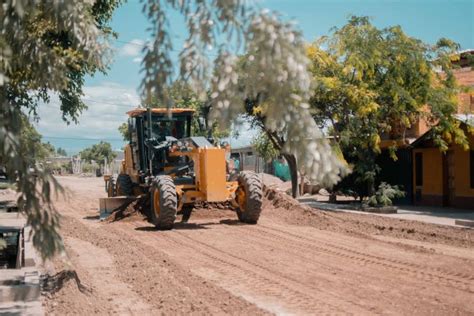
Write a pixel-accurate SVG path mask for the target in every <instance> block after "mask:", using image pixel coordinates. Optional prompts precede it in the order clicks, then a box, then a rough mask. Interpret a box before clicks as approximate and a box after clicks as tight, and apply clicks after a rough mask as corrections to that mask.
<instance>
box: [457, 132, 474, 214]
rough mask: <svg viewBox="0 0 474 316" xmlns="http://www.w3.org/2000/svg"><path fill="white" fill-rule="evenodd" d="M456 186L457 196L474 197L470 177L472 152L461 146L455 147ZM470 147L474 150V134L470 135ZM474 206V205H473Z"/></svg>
mask: <svg viewBox="0 0 474 316" xmlns="http://www.w3.org/2000/svg"><path fill="white" fill-rule="evenodd" d="M453 149H454V187H455V191H456V196H464V197H474V189H471V187H470V186H471V179H470V169H469V168H470V160H469V159H470V152H469V150H464V149H463V148H461V147H460V146H455V147H454V148H453ZM470 149H471V150H474V136H471V137H470ZM473 207H474V205H473Z"/></svg>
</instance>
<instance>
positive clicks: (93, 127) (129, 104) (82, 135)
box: [35, 82, 140, 151]
mask: <svg viewBox="0 0 474 316" xmlns="http://www.w3.org/2000/svg"><path fill="white" fill-rule="evenodd" d="M84 94H85V96H84V97H83V101H84V103H85V104H87V106H88V109H87V110H85V111H84V112H83V113H82V114H81V115H80V117H79V123H78V124H74V123H71V124H70V125H67V124H66V123H65V122H64V121H63V120H62V118H61V111H60V110H59V106H60V103H59V99H58V96H57V95H52V96H51V102H50V103H49V104H41V105H40V106H39V116H40V121H39V122H38V123H35V126H36V128H37V129H38V131H39V132H40V133H41V134H42V135H43V136H44V137H46V136H50V137H52V139H62V140H63V142H68V143H69V144H68V145H70V146H71V147H67V148H66V150H67V149H68V148H70V149H74V151H78V150H75V148H78V149H80V148H79V147H80V142H79V141H78V140H77V139H104V140H117V141H116V142H115V143H116V144H117V145H116V147H117V146H119V145H120V141H119V140H120V139H121V138H122V136H121V135H120V133H119V132H118V130H117V129H118V126H119V125H120V124H122V123H123V122H126V120H127V117H128V116H127V115H126V112H127V111H129V110H131V109H133V108H136V107H137V106H138V105H139V104H140V98H139V96H138V94H137V93H136V91H135V90H134V89H133V88H129V87H124V86H122V85H119V84H116V83H112V82H104V83H102V84H100V85H96V86H87V87H84ZM67 137H70V138H74V139H71V140H70V141H68V140H67V139H65V138H67ZM45 140H48V141H49V140H50V139H47V138H45ZM112 143H113V142H112ZM62 147H63V148H64V147H65V145H63V146H62ZM119 148H120V147H119Z"/></svg>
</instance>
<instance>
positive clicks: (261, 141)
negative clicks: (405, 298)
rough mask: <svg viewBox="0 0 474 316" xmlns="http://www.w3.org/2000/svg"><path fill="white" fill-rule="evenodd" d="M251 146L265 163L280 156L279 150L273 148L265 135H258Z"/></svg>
mask: <svg viewBox="0 0 474 316" xmlns="http://www.w3.org/2000/svg"><path fill="white" fill-rule="evenodd" d="M252 145H253V147H254V148H255V150H256V152H257V154H258V155H259V156H260V157H262V158H263V159H264V160H265V161H270V160H272V159H275V158H277V157H278V155H279V154H280V152H279V150H277V149H276V148H275V146H274V145H273V143H272V142H271V141H270V139H269V138H268V136H267V134H265V133H263V132H262V133H260V134H258V135H257V136H256V137H255V138H254V139H253V140H252Z"/></svg>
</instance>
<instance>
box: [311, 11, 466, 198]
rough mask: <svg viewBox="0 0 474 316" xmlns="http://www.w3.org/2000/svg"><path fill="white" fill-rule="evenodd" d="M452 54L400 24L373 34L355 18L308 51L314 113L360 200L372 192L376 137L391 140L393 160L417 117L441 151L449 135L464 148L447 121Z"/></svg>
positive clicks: (452, 100) (452, 95)
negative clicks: (433, 133)
mask: <svg viewBox="0 0 474 316" xmlns="http://www.w3.org/2000/svg"><path fill="white" fill-rule="evenodd" d="M456 49H458V46H457V45H456V44H454V43H453V42H451V41H449V40H446V39H441V40H440V41H438V43H437V44H436V45H434V46H430V45H428V44H425V43H423V42H421V41H420V40H418V39H415V38H412V37H410V36H408V35H406V34H405V33H404V32H403V31H402V29H401V28H400V27H399V26H395V27H387V28H383V29H378V28H376V27H375V26H373V25H372V24H371V23H370V20H369V19H368V18H367V17H355V16H353V17H351V18H350V19H349V21H348V23H347V24H346V25H345V26H343V27H342V28H340V29H338V28H334V29H333V30H332V33H331V34H330V36H328V37H322V38H321V39H319V40H318V41H316V42H315V43H314V44H313V45H311V46H309V47H308V48H307V52H308V56H309V58H310V60H311V66H310V70H311V73H312V76H313V82H314V85H313V87H314V88H313V93H312V97H311V99H310V105H311V111H312V115H313V117H314V119H315V121H316V122H317V123H318V125H319V126H321V127H328V129H329V131H330V134H331V135H332V136H334V139H335V141H336V142H337V144H338V145H339V146H340V147H341V149H342V151H343V153H344V157H345V158H346V160H348V161H349V162H350V163H352V164H353V166H354V174H353V175H354V178H355V183H356V184H357V185H358V187H359V188H360V190H359V191H360V192H359V193H360V195H361V196H367V195H368V196H372V195H373V194H374V192H375V182H376V176H377V173H378V171H379V166H378V165H377V164H376V157H377V155H378V154H379V153H380V152H381V148H380V143H381V135H386V136H388V137H389V138H390V139H392V140H393V141H392V142H391V146H390V152H391V154H392V158H393V159H396V154H395V153H396V149H397V145H398V143H399V142H402V143H404V141H405V136H406V131H407V130H408V129H409V128H410V127H411V126H412V124H414V123H415V122H417V121H418V120H420V119H424V120H426V121H427V122H428V123H429V124H431V125H433V126H434V125H436V126H435V127H434V129H435V130H436V135H437V136H435V141H436V142H437V143H438V144H439V146H440V147H441V148H444V149H446V148H447V142H446V140H447V139H448V138H450V137H451V138H452V139H453V140H454V141H455V142H457V143H460V144H463V145H466V144H467V141H466V136H465V135H464V133H463V131H462V130H461V129H460V128H459V125H458V124H457V123H456V120H455V119H454V116H453V114H454V113H456V109H457V99H456V96H457V93H458V87H457V85H456V83H455V81H454V77H453V74H452V71H451V57H452V56H453V54H454V52H455V50H456ZM436 69H442V70H443V73H442V74H441V73H439V72H436V71H435V70H436ZM447 136H449V137H447Z"/></svg>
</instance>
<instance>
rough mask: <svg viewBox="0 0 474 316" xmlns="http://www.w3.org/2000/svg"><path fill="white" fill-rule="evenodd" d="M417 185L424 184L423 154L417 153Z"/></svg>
mask: <svg viewBox="0 0 474 316" xmlns="http://www.w3.org/2000/svg"><path fill="white" fill-rule="evenodd" d="M415 185H416V186H417V187H418V186H420V187H421V186H423V154H422V153H416V154H415Z"/></svg>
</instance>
